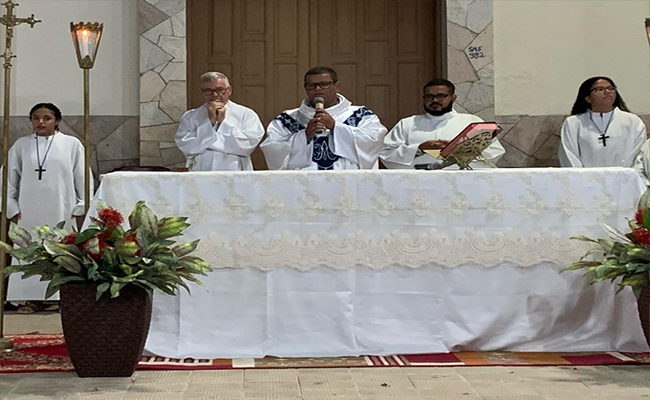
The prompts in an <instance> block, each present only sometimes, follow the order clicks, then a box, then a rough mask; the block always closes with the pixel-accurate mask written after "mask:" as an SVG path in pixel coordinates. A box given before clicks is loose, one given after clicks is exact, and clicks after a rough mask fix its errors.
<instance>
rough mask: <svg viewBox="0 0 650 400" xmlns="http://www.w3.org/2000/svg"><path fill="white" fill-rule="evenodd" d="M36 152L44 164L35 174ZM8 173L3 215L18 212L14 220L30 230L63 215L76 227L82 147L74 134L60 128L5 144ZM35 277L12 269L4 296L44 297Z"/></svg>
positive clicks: (81, 205)
mask: <svg viewBox="0 0 650 400" xmlns="http://www.w3.org/2000/svg"><path fill="white" fill-rule="evenodd" d="M37 145H38V153H37V151H36V146H37ZM48 149H49V150H48ZM46 154H47V156H46ZM39 158H40V163H41V164H42V168H43V170H44V171H43V172H42V179H40V180H39V172H38V170H39V169H40V168H39ZM8 176H9V185H8V188H7V215H8V216H9V218H11V217H13V216H14V215H16V214H18V213H20V215H21V218H20V220H19V221H18V225H19V226H21V227H22V228H25V229H27V230H29V231H30V232H33V231H32V229H33V228H34V227H35V226H42V225H49V226H54V225H56V224H58V223H59V222H61V221H65V222H66V225H65V227H66V229H67V230H72V227H73V226H74V227H75V228H76V222H75V220H74V217H73V216H81V215H83V214H84V147H83V145H82V144H81V142H80V141H79V139H77V138H75V137H74V136H69V135H64V134H63V133H60V132H57V133H56V134H54V135H52V136H50V137H48V138H43V137H37V136H36V135H29V136H24V137H21V138H19V139H18V140H16V143H14V145H13V146H12V147H11V149H10V150H9V173H8ZM90 187H91V188H92V187H93V184H92V175H91V184H90ZM33 236H34V235H33ZM34 237H35V236H34ZM14 262H17V261H14ZM39 279H40V278H39V277H38V276H34V277H31V278H28V279H24V280H23V279H21V277H20V276H19V274H12V275H11V276H10V279H9V287H8V291H7V300H18V301H20V300H44V298H45V289H46V287H47V284H48V282H41V281H40V280H39Z"/></svg>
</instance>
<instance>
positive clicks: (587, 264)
mask: <svg viewBox="0 0 650 400" xmlns="http://www.w3.org/2000/svg"><path fill="white" fill-rule="evenodd" d="M600 264H601V263H600V262H598V261H578V262H574V263H573V264H569V265H567V266H566V268H564V269H563V270H562V271H560V272H564V271H575V270H578V269H582V268H589V267H595V266H598V265H600Z"/></svg>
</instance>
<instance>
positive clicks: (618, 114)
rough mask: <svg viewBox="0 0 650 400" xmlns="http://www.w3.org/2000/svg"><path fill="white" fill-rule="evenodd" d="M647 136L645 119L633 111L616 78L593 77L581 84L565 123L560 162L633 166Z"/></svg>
mask: <svg viewBox="0 0 650 400" xmlns="http://www.w3.org/2000/svg"><path fill="white" fill-rule="evenodd" d="M645 139H646V128H645V125H644V124H643V121H642V120H641V118H639V117H637V116H636V115H634V114H631V113H630V112H629V110H628V108H627V106H626V105H625V102H624V101H623V98H622V97H621V95H620V94H619V93H618V90H617V89H616V85H615V84H614V81H612V80H611V79H610V78H607V77H603V76H597V77H593V78H590V79H587V80H586V81H584V82H583V83H582V85H580V89H579V90H578V97H577V99H576V101H575V103H574V105H573V109H572V110H571V116H570V117H568V118H567V119H566V120H565V121H564V124H563V125H562V131H561V144H560V148H559V150H558V157H559V159H560V165H561V166H563V167H632V165H633V164H634V160H635V158H636V156H637V155H638V154H639V151H640V150H641V146H642V145H643V143H644V142H645Z"/></svg>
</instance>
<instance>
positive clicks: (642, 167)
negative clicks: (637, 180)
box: [633, 140, 650, 186]
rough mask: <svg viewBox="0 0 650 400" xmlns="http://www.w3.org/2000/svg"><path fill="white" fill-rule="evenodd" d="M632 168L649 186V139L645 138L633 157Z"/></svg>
mask: <svg viewBox="0 0 650 400" xmlns="http://www.w3.org/2000/svg"><path fill="white" fill-rule="evenodd" d="M633 168H634V169H635V170H637V172H638V173H639V175H641V179H643V182H644V183H645V184H646V186H650V140H646V142H645V143H644V144H643V146H642V147H641V151H640V152H639V154H638V155H637V156H636V158H635V159H634V165H633Z"/></svg>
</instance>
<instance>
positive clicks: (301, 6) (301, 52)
mask: <svg viewBox="0 0 650 400" xmlns="http://www.w3.org/2000/svg"><path fill="white" fill-rule="evenodd" d="M441 3H444V2H442V1H437V0H318V1H317V0H188V2H187V41H188V46H187V47H188V55H187V58H188V69H187V90H188V107H189V108H195V107H198V106H200V105H201V104H202V102H203V97H202V96H201V94H200V93H199V91H198V88H197V85H198V77H199V76H200V75H201V74H203V73H204V72H207V71H219V72H223V73H224V74H226V75H227V76H228V77H229V78H230V81H231V85H232V86H233V95H232V99H233V101H235V102H238V103H240V104H243V105H246V106H248V107H251V108H252V109H254V110H255V111H256V112H257V113H258V115H259V116H260V118H261V119H262V123H263V124H264V125H267V124H268V123H269V122H271V120H272V119H273V118H275V116H276V115H277V114H279V113H280V112H281V111H282V110H284V109H289V108H295V107H298V105H299V103H300V101H301V100H302V99H303V98H304V97H305V92H304V90H303V88H302V83H303V75H304V73H305V72H306V71H307V70H308V69H309V68H311V67H314V66H317V65H326V66H331V67H332V68H334V69H335V70H336V71H337V72H338V73H339V80H340V81H341V93H342V94H343V95H344V96H346V97H347V98H348V99H350V100H351V101H352V102H353V104H363V105H365V106H367V107H368V108H370V109H371V110H373V111H374V112H375V113H377V115H378V116H379V117H380V118H381V119H382V122H383V123H384V125H386V127H387V128H389V129H390V128H391V127H392V126H393V125H394V124H395V123H396V122H397V121H398V120H399V119H400V118H403V117H406V116H409V115H412V114H416V113H420V112H421V109H422V105H421V95H422V90H421V88H422V86H423V85H424V83H425V82H426V81H428V80H429V79H431V78H433V77H440V76H442V75H443V72H444V57H443V55H444V51H443V50H444V48H445V47H444V46H445V44H444V43H443V42H444V39H443V36H444V35H443V34H442V32H444V24H443V23H442V21H443V20H444V18H442V16H443V14H442V13H443V10H442V8H441V7H443V6H442V5H441ZM252 158H253V165H254V166H255V168H256V169H266V163H265V162H264V157H263V155H262V153H261V151H259V149H258V150H256V151H255V153H253V157H252Z"/></svg>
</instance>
